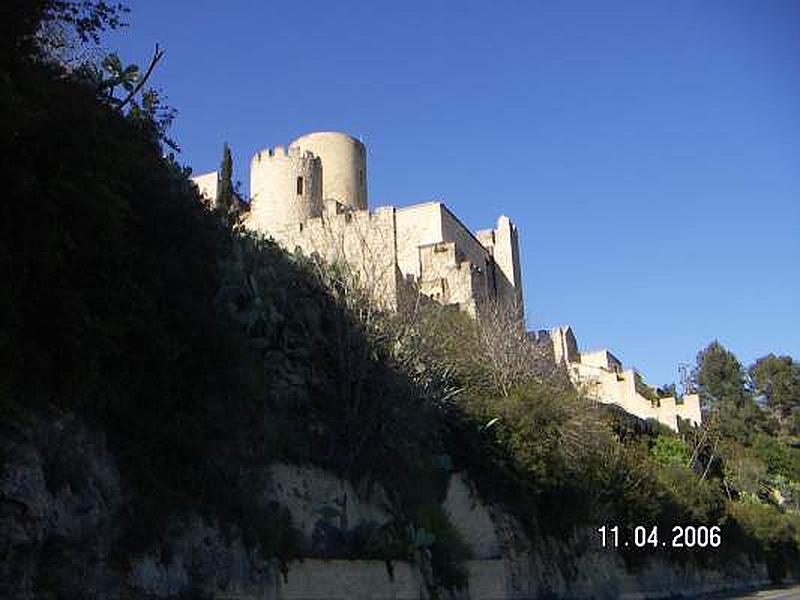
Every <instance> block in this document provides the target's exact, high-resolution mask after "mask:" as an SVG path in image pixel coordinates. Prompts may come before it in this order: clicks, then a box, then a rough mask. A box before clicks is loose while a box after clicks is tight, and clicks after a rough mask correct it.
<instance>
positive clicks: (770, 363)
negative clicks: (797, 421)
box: [749, 354, 800, 430]
mask: <svg viewBox="0 0 800 600" xmlns="http://www.w3.org/2000/svg"><path fill="white" fill-rule="evenodd" d="M749 374H750V378H751V379H752V382H753V387H754V389H755V392H756V394H757V395H759V396H762V397H763V398H764V399H765V400H766V405H767V407H768V408H769V409H770V411H771V412H772V413H773V415H774V416H775V417H776V418H777V419H778V422H779V423H780V424H781V427H782V429H784V430H786V429H790V430H791V429H792V425H793V424H792V416H793V415H794V414H796V413H797V412H798V411H800V363H797V362H794V360H793V359H792V357H791V356H775V355H774V354H769V355H767V356H764V357H762V358H759V359H758V360H757V361H756V362H755V364H753V365H751V366H750V369H749Z"/></svg>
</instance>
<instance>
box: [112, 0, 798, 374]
mask: <svg viewBox="0 0 800 600" xmlns="http://www.w3.org/2000/svg"><path fill="white" fill-rule="evenodd" d="M128 21H129V23H130V27H129V28H128V29H126V30H124V31H122V32H120V33H116V34H114V35H111V36H109V37H108V39H107V42H106V44H107V46H108V47H109V48H111V49H116V50H118V51H119V52H120V53H121V54H122V57H123V59H124V60H126V61H129V62H138V63H140V64H144V63H146V62H147V59H148V57H149V54H150V53H151V52H152V47H153V46H154V45H155V43H156V42H158V43H160V44H161V46H162V47H164V48H165V49H166V55H165V58H164V60H163V62H162V64H160V65H159V67H158V70H157V72H156V74H155V76H154V78H153V82H154V84H156V85H157V86H158V87H161V88H163V90H164V92H165V93H166V94H167V96H168V98H169V103H170V104H171V105H172V106H174V107H175V108H177V109H178V111H179V117H178V120H177V122H176V124H175V127H174V129H173V131H172V133H173V134H174V137H176V138H177V140H178V142H179V143H180V144H181V146H182V154H181V158H180V159H181V161H182V162H184V163H186V164H188V165H190V166H191V167H192V168H193V169H194V170H195V172H204V171H209V170H212V169H215V168H217V165H218V164H219V160H220V155H221V148H222V144H223V142H225V141H227V142H228V143H229V144H230V145H231V146H232V148H233V151H234V158H235V160H236V162H237V177H238V178H239V179H241V180H242V182H243V184H244V189H245V190H246V189H247V186H248V173H247V169H246V165H247V163H248V162H249V159H250V156H252V154H253V153H254V152H256V151H257V150H259V149H261V148H264V147H268V146H274V145H277V144H286V143H287V142H289V141H290V140H291V139H293V138H294V137H296V136H298V135H300V134H302V133H306V132H309V131H313V130H320V129H335V130H341V131H346V132H349V133H351V134H353V135H356V136H359V137H361V139H362V140H363V141H364V142H365V143H366V144H367V147H368V161H369V194H370V204H371V205H372V206H379V205H384V204H395V205H404V204H411V203H414V202H418V201H423V200H427V199H431V198H441V199H443V200H444V201H445V202H446V203H447V204H448V205H449V206H450V207H451V208H452V209H453V210H454V211H455V212H456V213H457V214H458V215H459V216H460V217H461V218H462V220H463V221H464V222H465V223H466V224H467V225H468V226H470V227H471V228H473V229H479V228H485V227H488V226H490V225H492V224H493V223H494V220H495V219H496V217H497V215H499V214H501V213H504V214H507V215H509V216H510V217H511V218H512V219H513V220H514V221H515V222H516V223H517V225H518V226H519V228H520V232H521V253H522V262H523V278H524V280H525V290H524V293H525V302H526V310H527V314H528V320H529V323H530V326H531V327H535V328H540V327H549V326H553V325H557V324H565V323H568V324H571V325H572V326H573V327H574V329H575V331H576V334H577V336H578V340H579V343H580V344H581V346H582V347H583V348H586V349H591V348H597V347H608V348H609V349H611V350H612V351H613V352H615V353H616V354H617V355H618V356H619V357H620V358H621V359H622V360H623V361H624V362H625V363H626V364H630V365H634V366H636V367H638V368H639V369H641V370H642V371H643V373H644V374H645V376H646V378H647V379H648V380H649V381H650V382H653V383H664V382H670V381H674V380H675V379H676V375H675V369H676V366H677V364H678V363H680V362H692V363H693V362H694V357H695V355H696V353H697V352H698V350H700V349H701V348H702V347H703V346H705V345H706V344H707V343H708V342H709V341H711V340H712V339H715V338H717V339H719V340H720V341H721V342H722V343H723V344H725V345H726V346H728V347H729V348H730V349H731V350H733V351H734V352H735V353H736V354H737V355H738V356H739V358H740V360H742V361H743V362H745V363H749V362H751V361H753V360H754V359H755V358H757V357H758V356H761V355H763V354H765V353H768V352H771V351H772V352H776V353H788V354H791V355H793V356H795V357H796V358H800V276H798V275H799V273H798V271H799V269H798V259H800V36H799V35H798V34H797V32H798V28H799V27H800V2H796V1H794V0H786V1H781V0H770V1H762V0H751V1H747V2H742V1H736V0H707V1H702V2H701V1H693V2H685V1H680V0H672V1H670V2H666V1H640V0H637V1H633V0H632V1H628V2H615V1H604V2H596V1H590V0H586V1H582V2H570V1H564V2H503V1H498V2H488V1H487V2H476V3H473V2H467V1H460V2H435V1H429V2H383V1H373V2H350V1H337V2H330V1H326V2H316V1H312V0H305V1H303V2H256V1H251V2H244V1H236V0H231V1H229V2H224V3H223V2H212V1H193V2H185V1H180V2H177V1H176V2H166V3H165V2H160V1H159V2H155V1H152V0H148V1H142V2H136V3H133V4H132V12H131V14H130V15H129V17H128Z"/></svg>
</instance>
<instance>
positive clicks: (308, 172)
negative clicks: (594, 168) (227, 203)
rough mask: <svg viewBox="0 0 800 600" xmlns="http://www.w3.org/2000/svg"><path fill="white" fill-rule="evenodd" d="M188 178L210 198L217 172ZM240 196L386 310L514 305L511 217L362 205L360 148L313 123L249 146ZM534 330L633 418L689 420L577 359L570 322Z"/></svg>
mask: <svg viewBox="0 0 800 600" xmlns="http://www.w3.org/2000/svg"><path fill="white" fill-rule="evenodd" d="M193 181H194V182H195V184H196V185H197V187H198V189H199V190H200V193H201V195H202V196H203V197H204V198H205V199H206V201H207V202H208V203H209V204H213V203H214V202H215V199H216V196H217V189H218V184H219V175H218V174H217V172H216V171H213V172H211V173H206V174H203V175H199V176H197V177H194V178H193ZM250 196H251V202H250V205H249V207H248V210H246V211H245V213H244V216H243V222H244V225H245V227H246V228H248V229H250V230H252V231H256V232H259V233H262V234H264V235H265V236H268V237H271V238H272V239H274V240H275V241H276V242H277V243H279V244H280V245H281V246H283V247H284V248H286V249H287V250H289V251H295V250H301V251H303V252H304V253H306V254H313V253H317V254H319V255H320V256H322V257H323V258H325V259H326V260H328V261H329V262H344V263H346V264H348V265H350V267H351V268H353V269H354V271H355V272H356V273H357V274H358V275H359V278H360V280H361V282H362V283H363V284H364V285H365V286H366V287H367V288H368V291H369V292H370V294H371V296H372V297H373V298H375V299H376V300H377V301H378V302H379V303H380V304H381V305H382V306H383V307H384V308H387V309H390V310H396V309H397V308H399V307H400V306H402V305H403V303H404V302H405V301H406V300H408V299H412V298H415V297H417V294H420V293H421V294H424V295H425V296H427V297H428V298H431V299H433V300H435V301H437V302H439V303H441V304H444V305H446V306H453V307H456V308H458V309H459V310H463V311H465V312H467V313H469V314H470V315H472V316H473V317H477V316H478V315H479V312H480V306H481V304H482V303H484V302H496V303H502V304H505V305H507V306H509V307H513V309H514V310H516V311H519V314H520V315H523V314H524V311H523V302H522V274H521V270H520V261H519V237H518V232H517V228H516V226H515V225H514V224H513V223H512V222H511V220H510V219H509V218H508V217H506V216H500V217H499V218H498V220H497V226H496V227H495V228H494V229H484V230H481V231H477V232H475V233H473V232H471V231H470V230H469V229H467V228H466V227H465V226H464V224H463V223H461V221H460V220H459V219H458V217H457V216H456V215H455V214H454V213H453V212H452V211H451V210H450V209H449V208H448V207H447V206H445V204H444V203H443V202H441V201H439V200H432V201H429V202H423V203H419V204H413V205H411V206H406V207H402V208H396V207H393V206H384V207H379V208H375V209H374V210H370V209H369V205H368V201H367V152H366V148H365V146H364V144H362V143H361V142H360V141H359V140H357V139H355V138H353V137H352V136H349V135H347V134H344V133H339V132H333V131H324V132H314V133H309V134H307V135H303V136H301V137H299V138H297V139H296V140H294V141H293V142H291V143H290V144H289V145H288V147H285V148H284V147H282V146H277V147H275V148H270V149H265V150H262V151H260V152H258V153H256V154H255V156H253V158H252V161H251V163H250ZM540 338H541V339H543V340H545V341H546V342H547V343H548V344H552V349H553V355H554V357H555V359H556V362H557V363H559V364H562V363H563V364H564V365H565V366H566V367H567V370H568V373H570V376H571V377H572V378H573V380H574V381H576V382H578V383H581V384H586V383H587V382H590V383H591V385H589V387H590V389H591V391H593V392H595V393H594V395H595V397H596V398H597V399H598V400H600V401H602V402H609V403H614V404H618V405H619V406H621V407H622V408H623V409H625V410H626V411H628V412H631V413H633V414H634V415H637V416H639V417H641V418H645V419H646V418H651V417H652V418H656V419H658V420H659V421H661V422H663V423H665V424H666V425H668V426H669V427H671V428H672V429H677V417H678V416H680V417H683V418H687V417H688V418H689V419H690V420H691V421H693V422H696V423H699V421H700V416H699V415H700V412H699V403H698V406H697V410H696V411H695V410H694V409H693V408H692V409H689V408H681V409H680V410H678V408H677V406H685V405H686V402H687V400H688V401H689V402H690V403H691V402H692V400H691V399H689V398H688V397H687V398H684V405H677V406H676V404H675V401H674V399H673V400H672V401H671V404H670V402H669V401H663V402H662V404H661V406H660V407H659V408H658V410H656V409H655V408H654V406H653V403H652V402H651V401H650V400H647V399H646V398H644V397H642V396H640V395H639V396H637V395H636V394H635V393H634V394H631V393H630V390H629V388H630V386H627V385H612V380H611V379H609V378H608V377H607V376H606V375H609V374H611V373H617V374H616V375H614V377H615V378H618V377H625V375H621V373H622V371H621V365H618V362H619V361H616V363H613V364H612V362H611V361H609V360H607V361H606V363H605V364H600V363H601V362H602V360H600V358H599V355H598V360H594V356H593V355H586V360H583V357H584V355H583V354H579V353H578V352H577V343H576V342H575V338H574V335H572V333H571V330H568V331H567V330H561V329H558V330H553V332H552V335H548V336H547V337H546V338H545V337H544V336H540ZM564 348H568V350H569V351H566V350H563V349H564ZM607 354H608V356H612V355H611V354H610V353H607ZM595 363H596V364H595ZM617 367H618V368H619V371H615V369H616V368H617ZM596 381H599V382H600V383H599V384H594V382H596ZM625 381H627V380H625ZM630 382H633V375H631V376H630ZM631 389H632V388H631ZM634 391H635V390H634Z"/></svg>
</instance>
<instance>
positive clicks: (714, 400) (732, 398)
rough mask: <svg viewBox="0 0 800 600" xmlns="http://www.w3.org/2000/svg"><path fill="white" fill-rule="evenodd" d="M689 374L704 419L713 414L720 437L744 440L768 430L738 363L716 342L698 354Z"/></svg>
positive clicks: (762, 413)
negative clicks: (704, 415) (705, 415)
mask: <svg viewBox="0 0 800 600" xmlns="http://www.w3.org/2000/svg"><path fill="white" fill-rule="evenodd" d="M693 377H694V382H695V385H696V386H697V388H698V391H699V392H700V399H701V402H702V403H703V407H704V409H705V410H706V412H707V413H708V415H707V418H708V419H709V421H712V419H711V415H715V418H714V419H713V422H714V423H715V424H716V425H715V427H716V428H717V431H718V432H719V433H720V434H722V435H723V436H724V437H728V438H733V439H736V440H739V441H741V442H744V443H746V442H747V441H748V440H749V439H750V437H751V436H752V435H753V434H754V433H756V432H758V431H768V430H769V429H770V423H769V422H768V419H767V418H766V415H765V414H764V412H763V411H762V410H761V409H760V408H759V407H758V405H757V404H756V403H755V401H754V399H753V394H752V393H751V391H750V390H749V389H748V386H747V378H746V376H745V371H744V369H743V368H742V365H741V363H740V362H739V360H738V359H737V358H736V356H735V355H734V354H733V352H731V351H729V350H727V349H726V348H725V347H724V346H723V345H722V344H720V343H719V342H718V341H716V340H715V341H713V342H711V343H710V344H709V345H708V346H706V348H705V349H703V350H702V351H700V353H698V355H697V366H696V367H695V370H694V373H693Z"/></svg>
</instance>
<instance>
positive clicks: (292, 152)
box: [250, 146, 319, 165]
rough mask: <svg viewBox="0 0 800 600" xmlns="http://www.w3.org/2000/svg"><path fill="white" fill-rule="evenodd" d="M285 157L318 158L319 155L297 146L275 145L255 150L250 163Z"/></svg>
mask: <svg viewBox="0 0 800 600" xmlns="http://www.w3.org/2000/svg"><path fill="white" fill-rule="evenodd" d="M287 158H288V159H293V160H319V157H317V156H315V155H314V154H313V153H312V152H309V151H307V150H303V149H302V148H300V147H298V146H275V147H273V148H264V149H263V150H259V151H258V152H256V153H255V154H254V155H253V158H252V160H251V161H250V164H251V165H257V164H260V163H262V162H270V161H281V160H285V159H287Z"/></svg>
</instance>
